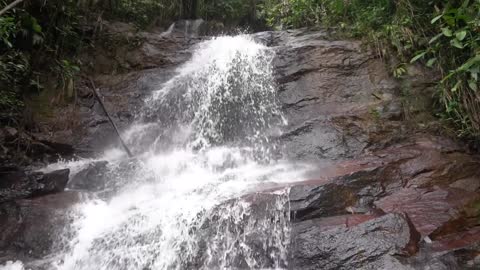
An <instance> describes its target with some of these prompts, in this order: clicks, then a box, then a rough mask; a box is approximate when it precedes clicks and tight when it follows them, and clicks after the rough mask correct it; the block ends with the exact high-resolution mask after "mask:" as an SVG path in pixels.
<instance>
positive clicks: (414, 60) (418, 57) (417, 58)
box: [410, 52, 427, 63]
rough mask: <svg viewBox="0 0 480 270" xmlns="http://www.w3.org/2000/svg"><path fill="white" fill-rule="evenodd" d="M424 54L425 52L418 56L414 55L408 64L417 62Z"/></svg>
mask: <svg viewBox="0 0 480 270" xmlns="http://www.w3.org/2000/svg"><path fill="white" fill-rule="evenodd" d="M426 54H427V52H422V53H419V54H417V55H415V57H413V58H412V60H410V63H415V62H417V61H418V60H419V59H420V58H422V57H424V56H425V55H426Z"/></svg>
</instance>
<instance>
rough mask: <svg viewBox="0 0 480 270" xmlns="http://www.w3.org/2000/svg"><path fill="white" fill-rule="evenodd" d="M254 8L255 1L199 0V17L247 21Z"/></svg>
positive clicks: (252, 15)
mask: <svg viewBox="0 0 480 270" xmlns="http://www.w3.org/2000/svg"><path fill="white" fill-rule="evenodd" d="M254 9H255V1H247V0H200V1H199V6H198V14H199V17H201V18H202V19H205V20H217V21H222V22H224V23H230V24H238V23H240V22H242V21H248V20H250V19H251V17H255V14H252V12H254Z"/></svg>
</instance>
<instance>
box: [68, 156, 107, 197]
mask: <svg viewBox="0 0 480 270" xmlns="http://www.w3.org/2000/svg"><path fill="white" fill-rule="evenodd" d="M107 165H108V162H107V161H98V162H95V163H91V164H89V165H88V167H87V168H85V169H83V170H82V171H80V172H78V173H77V174H75V175H74V176H73V177H72V179H71V180H70V181H69V183H68V188H70V189H80V190H89V191H99V190H102V189H104V188H105V184H106V183H105V179H104V176H105V173H107V172H108V171H107Z"/></svg>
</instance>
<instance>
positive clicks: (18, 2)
mask: <svg viewBox="0 0 480 270" xmlns="http://www.w3.org/2000/svg"><path fill="white" fill-rule="evenodd" d="M21 2H23V0H15V1H13V2H12V3H11V4H10V5H7V6H6V7H4V8H3V9H2V10H0V16H2V15H3V14H4V13H6V12H7V11H9V10H10V9H12V8H14V7H15V6H16V5H18V4H20V3H21Z"/></svg>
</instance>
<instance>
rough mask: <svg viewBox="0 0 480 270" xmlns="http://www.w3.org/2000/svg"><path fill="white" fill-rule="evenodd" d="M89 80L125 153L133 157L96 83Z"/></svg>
mask: <svg viewBox="0 0 480 270" xmlns="http://www.w3.org/2000/svg"><path fill="white" fill-rule="evenodd" d="M88 80H89V81H90V84H91V86H92V91H93V94H94V95H95V97H96V98H97V100H98V102H99V103H100V106H101V107H102V109H103V111H104V112H105V114H106V115H107V118H108V120H109V121H110V124H112V126H113V129H114V130H115V132H116V133H117V136H118V139H119V140H120V143H121V144H122V146H123V149H124V150H125V152H127V155H128V157H133V155H132V152H130V149H128V147H127V145H126V144H125V142H124V141H123V139H122V136H120V132H119V131H118V128H117V125H115V122H113V119H112V117H110V114H109V113H108V111H107V108H106V107H105V104H104V103H103V100H102V98H101V97H100V95H99V94H98V92H97V88H96V87H95V83H94V82H93V80H92V79H91V78H88Z"/></svg>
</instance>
